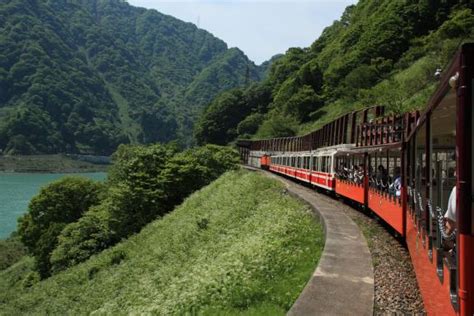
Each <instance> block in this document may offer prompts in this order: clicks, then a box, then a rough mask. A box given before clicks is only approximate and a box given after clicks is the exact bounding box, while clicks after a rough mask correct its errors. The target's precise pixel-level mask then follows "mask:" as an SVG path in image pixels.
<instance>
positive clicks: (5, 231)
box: [0, 172, 107, 239]
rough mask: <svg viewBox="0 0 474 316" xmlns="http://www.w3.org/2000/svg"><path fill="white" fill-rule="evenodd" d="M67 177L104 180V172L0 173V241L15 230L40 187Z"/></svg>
mask: <svg viewBox="0 0 474 316" xmlns="http://www.w3.org/2000/svg"><path fill="white" fill-rule="evenodd" d="M69 175H79V176H83V177H87V178H90V179H93V180H98V181H99V180H104V179H105V177H106V175H107V174H106V173H105V172H95V173H74V174H65V173H54V174H40V173H0V239H4V238H7V237H8V236H9V235H10V233H11V232H13V231H14V230H15V229H16V224H17V219H18V217H20V216H21V215H23V214H24V213H25V212H26V210H27V209H28V203H29V202H30V200H31V198H32V197H33V196H35V195H36V194H38V193H39V191H40V189H41V187H43V186H45V185H46V184H48V183H50V182H51V181H54V180H56V179H59V178H62V177H64V176H69Z"/></svg>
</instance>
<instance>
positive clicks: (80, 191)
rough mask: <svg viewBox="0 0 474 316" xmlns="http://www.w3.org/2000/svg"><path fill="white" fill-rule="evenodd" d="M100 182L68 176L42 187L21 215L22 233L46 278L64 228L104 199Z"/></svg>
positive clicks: (21, 235) (22, 238)
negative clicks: (101, 194)
mask: <svg viewBox="0 0 474 316" xmlns="http://www.w3.org/2000/svg"><path fill="white" fill-rule="evenodd" d="M102 189H103V187H102V185H101V184H100V183H97V182H94V181H92V180H89V179H87V178H82V177H66V178H63V179H60V180H57V181H54V182H52V183H51V184H49V185H47V186H46V187H44V188H42V189H41V191H40V193H39V194H38V195H36V196H35V197H33V199H32V200H31V202H30V204H29V206H28V212H27V213H26V214H25V215H23V216H22V217H20V219H19V224H18V235H19V237H20V239H21V241H22V242H23V244H24V245H25V246H26V247H27V248H28V250H29V251H30V253H31V254H33V255H34V256H35V259H36V267H37V270H38V272H39V273H40V275H41V276H42V277H46V276H49V274H50V270H51V264H50V256H51V252H52V251H53V250H54V248H56V246H57V244H58V242H57V239H58V236H59V234H60V233H61V231H62V230H63V228H64V227H65V226H66V225H67V224H69V223H72V222H75V221H77V220H78V219H79V218H80V217H81V216H82V215H83V213H84V212H85V211H87V210H88V209H89V208H90V207H91V206H92V205H96V204H98V203H99V200H100V193H101V191H102Z"/></svg>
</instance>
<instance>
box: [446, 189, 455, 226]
mask: <svg viewBox="0 0 474 316" xmlns="http://www.w3.org/2000/svg"><path fill="white" fill-rule="evenodd" d="M444 220H445V226H446V233H447V234H448V235H450V234H452V233H453V232H454V230H455V229H456V186H454V188H453V190H452V191H451V194H450V195H449V200H448V209H447V211H446V213H445V214H444Z"/></svg>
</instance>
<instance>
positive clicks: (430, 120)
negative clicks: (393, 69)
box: [237, 43, 474, 316]
mask: <svg viewBox="0 0 474 316" xmlns="http://www.w3.org/2000/svg"><path fill="white" fill-rule="evenodd" d="M473 99H474V43H468V44H464V45H462V47H461V48H460V49H459V51H458V52H457V53H456V55H455V56H454V58H453V60H452V62H451V64H450V66H449V67H448V68H447V69H445V70H444V71H443V75H442V76H441V79H440V82H439V85H438V88H437V89H436V91H435V92H434V94H433V96H432V97H431V99H430V100H429V102H428V104H427V106H426V110H425V111H424V112H422V113H420V112H412V113H405V114H397V115H385V113H384V112H385V111H384V107H382V106H375V107H372V108H367V109H365V110H360V111H354V112H352V113H348V114H346V115H343V116H341V117H339V118H338V119H336V120H334V121H333V122H331V123H328V124H326V125H325V126H323V127H322V128H321V129H319V130H317V131H314V132H311V133H309V134H307V135H303V136H294V137H283V138H274V139H265V140H240V141H238V142H237V145H238V147H239V150H240V154H241V159H242V162H243V163H244V164H247V165H250V166H253V167H256V168H261V169H265V170H269V171H271V172H272V173H275V174H280V175H283V176H285V177H287V178H288V179H292V180H296V181H299V182H303V183H306V184H308V185H310V186H312V187H315V188H318V190H320V191H322V192H325V193H327V194H328V195H332V196H336V197H341V198H344V199H345V200H347V201H351V203H352V204H354V205H356V206H357V207H360V208H363V209H365V210H367V211H368V212H370V213H371V214H374V215H375V216H377V218H379V219H380V220H381V221H382V222H384V224H385V225H386V226H387V227H389V230H391V231H393V232H395V233H396V234H397V235H398V236H399V238H400V240H401V241H402V242H403V243H404V244H405V245H406V246H407V249H408V251H409V255H410V257H409V258H410V260H411V263H412V264H413V268H414V271H415V274H416V280H417V283H418V287H419V290H420V293H421V296H422V297H423V305H424V308H425V311H426V313H427V314H429V315H463V316H467V315H474V185H473V178H474V167H473V162H474V161H473V160H472V158H473V156H474V143H473V140H474V134H473V129H472V125H473V121H474V110H473V108H474V103H473ZM313 192H314V191H313ZM313 198H314V197H311V196H308V199H309V200H311V199H313ZM319 200H320V201H319V202H318V201H316V200H315V201H314V202H315V203H316V208H317V209H318V208H319V210H320V213H325V214H326V215H325V216H323V220H324V221H325V223H326V222H330V221H331V216H336V214H340V213H341V212H340V211H337V210H336V209H335V208H334V207H332V208H331V207H327V206H317V203H319V204H325V202H324V198H320V199H319ZM338 216H339V215H338ZM339 220H341V221H342V220H343V217H340V218H339ZM338 225H339V226H345V225H346V224H345V222H344V223H343V222H340V223H335V226H333V227H332V228H331V230H329V229H328V230H327V234H328V235H329V234H332V230H334V231H336V232H337V230H338V229H339V228H338ZM357 236H359V234H358V233H357V232H353V236H352V237H351V235H350V234H349V235H344V234H341V235H340V236H339V237H340V240H339V241H338V242H343V241H346V242H349V241H350V240H351V238H355V239H358V237H357ZM329 240H330V242H329V244H328V243H327V246H330V245H331V243H332V242H333V241H331V240H332V239H329ZM387 243H388V242H387ZM343 244H344V243H343ZM352 247H354V251H352V252H350V251H346V252H345V253H344V254H342V255H338V256H336V255H333V257H329V258H331V260H332V263H333V264H335V265H339V264H342V263H344V262H345V261H350V260H354V261H357V260H359V259H360V257H361V256H362V257H363V256H364V254H365V255H366V251H365V250H364V249H362V248H363V247H362V248H357V247H358V246H357V245H353V246H352ZM331 252H332V250H331V251H329V253H331ZM323 257H324V255H323ZM328 260H329V259H328ZM398 261H402V258H399V259H398ZM398 261H397V259H396V260H395V261H394V262H395V263H396V262H398ZM321 262H324V261H323V260H322V261H321ZM321 269H322V270H321ZM321 269H320V270H319V271H320V272H317V273H316V274H315V276H313V278H315V277H319V279H318V281H319V282H320V283H324V282H325V281H326V279H327V278H326V279H325V278H322V276H324V275H325V274H324V273H325V270H324V266H323V267H322V268H321ZM317 271H318V270H317ZM349 271H350V270H349V269H348V270H347V271H346V272H349ZM394 271H395V269H394V268H391V267H387V268H386V269H385V271H384V272H383V274H384V275H387V276H390V277H389V278H393V280H395V281H396V282H397V283H400V284H404V285H405V286H406V287H408V286H410V279H412V278H410V277H409V276H407V275H399V276H396V273H395V272H394ZM365 272H366V270H364V269H363V268H362V267H361V273H363V275H365V276H367V275H368V274H367V273H365ZM393 275H395V276H393ZM326 276H327V274H326ZM354 276H355V275H354ZM333 277H334V279H347V278H345V277H344V275H343V274H339V273H338V272H335V273H334V274H333ZM361 280H362V279H357V278H355V279H354V282H353V284H355V285H358V286H359V290H358V291H357V290H355V292H356V293H358V294H360V295H361V297H365V285H364V282H361ZM367 280H368V279H367ZM311 284H312V282H310V283H309V285H308V287H307V288H306V289H305V291H306V290H308V289H309V290H311V288H315V286H312V285H311ZM328 286H329V285H328ZM329 288H331V287H330V286H329V287H328V289H329ZM326 291H327V292H324V291H323V292H317V289H316V292H313V294H312V295H310V296H306V297H310V298H308V299H306V301H308V300H309V301H310V300H313V299H316V300H318V298H317V295H319V296H321V297H322V298H326V299H323V302H321V303H324V301H326V300H327V294H328V293H330V291H329V290H326ZM338 293H340V294H337V295H341V297H337V296H334V295H333V296H332V303H333V304H334V302H338V301H339V300H341V301H345V303H346V304H347V302H350V304H354V303H355V301H354V297H352V298H351V297H350V296H348V295H346V294H344V292H338ZM302 297H305V292H303V293H302ZM409 299H410V298H409V297H406V298H405V300H409ZM376 301H377V298H376ZM386 303H387V304H388V302H386ZM367 304H369V305H370V304H371V303H367ZM298 305H299V304H298V303H297V304H296V305H295V307H294V309H292V311H311V309H309V308H310V307H305V308H308V309H304V308H303V309H301V310H300V309H298ZM389 305H390V304H389ZM415 305H416V303H415ZM370 306H371V305H370ZM376 307H377V306H376ZM382 307H383V306H382ZM311 308H316V307H311ZM346 308H348V306H347V305H346ZM350 308H351V309H352V310H349V311H350V312H352V313H358V312H360V313H365V312H363V311H362V310H361V311H359V310H355V309H354V308H353V307H352V306H351V307H350ZM320 312H322V311H320ZM341 312H342V311H341ZM290 313H292V312H291V311H290ZM298 313H299V312H298ZM299 314H306V313H304V312H301V313H299Z"/></svg>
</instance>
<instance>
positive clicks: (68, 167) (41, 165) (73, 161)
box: [0, 154, 110, 175]
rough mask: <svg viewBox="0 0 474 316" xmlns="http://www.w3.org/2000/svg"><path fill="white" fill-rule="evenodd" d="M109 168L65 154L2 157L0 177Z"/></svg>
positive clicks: (80, 171) (105, 164)
mask: <svg viewBox="0 0 474 316" xmlns="http://www.w3.org/2000/svg"><path fill="white" fill-rule="evenodd" d="M92 158H93V157H92ZM109 166H110V163H94V162H90V161H86V160H84V159H77V158H73V157H71V156H66V155H64V154H56V155H29V156H23V155H22V156H0V175H1V174H7V173H37V174H44V173H89V172H107V170H108V168H109Z"/></svg>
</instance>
